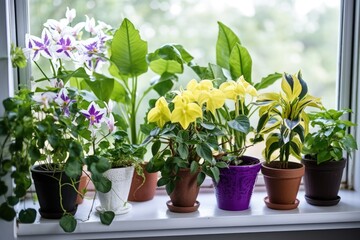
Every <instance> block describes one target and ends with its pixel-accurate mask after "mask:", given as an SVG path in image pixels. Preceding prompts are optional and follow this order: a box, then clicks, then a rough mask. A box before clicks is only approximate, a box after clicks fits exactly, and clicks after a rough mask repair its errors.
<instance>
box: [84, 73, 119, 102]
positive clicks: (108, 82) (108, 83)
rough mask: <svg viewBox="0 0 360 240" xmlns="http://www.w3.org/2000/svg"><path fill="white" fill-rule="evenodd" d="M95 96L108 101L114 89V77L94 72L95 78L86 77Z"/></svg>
mask: <svg viewBox="0 0 360 240" xmlns="http://www.w3.org/2000/svg"><path fill="white" fill-rule="evenodd" d="M85 81H86V84H87V85H88V86H89V87H90V89H91V91H92V92H93V93H94V94H95V96H96V97H97V98H98V99H99V100H102V101H105V102H108V101H109V99H110V96H111V95H112V91H113V89H114V81H115V80H114V79H113V78H108V77H106V76H104V75H101V74H98V73H94V74H93V79H85Z"/></svg>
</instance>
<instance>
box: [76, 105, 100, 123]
mask: <svg viewBox="0 0 360 240" xmlns="http://www.w3.org/2000/svg"><path fill="white" fill-rule="evenodd" d="M80 112H81V113H82V114H83V115H84V116H85V117H86V118H87V119H89V121H90V125H94V124H95V123H100V121H101V120H102V117H103V115H104V113H105V111H104V110H103V109H101V108H100V107H99V106H98V105H97V104H95V103H94V102H92V103H91V104H90V105H89V107H88V109H87V110H86V111H85V110H81V111H80Z"/></svg>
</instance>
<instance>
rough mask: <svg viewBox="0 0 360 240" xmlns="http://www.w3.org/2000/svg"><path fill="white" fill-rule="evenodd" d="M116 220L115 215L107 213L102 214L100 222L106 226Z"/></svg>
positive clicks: (110, 212)
mask: <svg viewBox="0 0 360 240" xmlns="http://www.w3.org/2000/svg"><path fill="white" fill-rule="evenodd" d="M114 218H115V213H114V212H112V211H105V212H102V213H100V221H101V223H102V224H104V225H110V224H111V223H112V221H113V220H114Z"/></svg>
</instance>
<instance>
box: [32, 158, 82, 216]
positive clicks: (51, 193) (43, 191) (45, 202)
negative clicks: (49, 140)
mask: <svg viewBox="0 0 360 240" xmlns="http://www.w3.org/2000/svg"><path fill="white" fill-rule="evenodd" d="M31 175H32V178H33V180H34V184H35V190H36V194H37V197H38V199H39V204H40V209H39V213H40V215H41V217H43V218H48V219H60V218H61V217H62V216H63V215H64V211H63V209H62V208H61V205H60V199H61V198H60V195H59V189H60V184H59V181H60V183H61V185H62V187H61V197H62V206H63V207H64V209H65V210H66V212H67V213H69V214H72V215H74V214H75V213H76V210H77V204H76V198H77V195H78V193H77V192H76V190H75V189H77V188H78V185H79V180H80V177H79V179H75V180H73V181H75V182H76V184H74V187H75V189H74V187H73V186H72V185H71V184H72V182H71V179H70V178H69V177H68V176H67V175H66V174H65V172H64V171H53V170H48V169H47V168H46V165H44V164H41V165H36V166H33V167H32V168H31ZM65 183H69V184H70V185H69V184H65ZM64 184H65V185H64Z"/></svg>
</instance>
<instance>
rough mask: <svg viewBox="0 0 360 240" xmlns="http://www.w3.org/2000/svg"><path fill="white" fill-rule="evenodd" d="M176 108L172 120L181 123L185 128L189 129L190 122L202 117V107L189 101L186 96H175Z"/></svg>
mask: <svg viewBox="0 0 360 240" xmlns="http://www.w3.org/2000/svg"><path fill="white" fill-rule="evenodd" d="M173 102H174V110H173V112H172V113H171V122H172V123H176V122H178V123H180V125H181V126H182V128H183V129H187V128H188V126H189V125H190V123H192V122H195V121H196V119H197V118H201V117H202V111H201V107H200V106H199V105H198V104H196V103H193V102H189V101H188V99H187V98H186V97H183V96H181V95H178V96H176V97H175V98H174V100H173Z"/></svg>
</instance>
